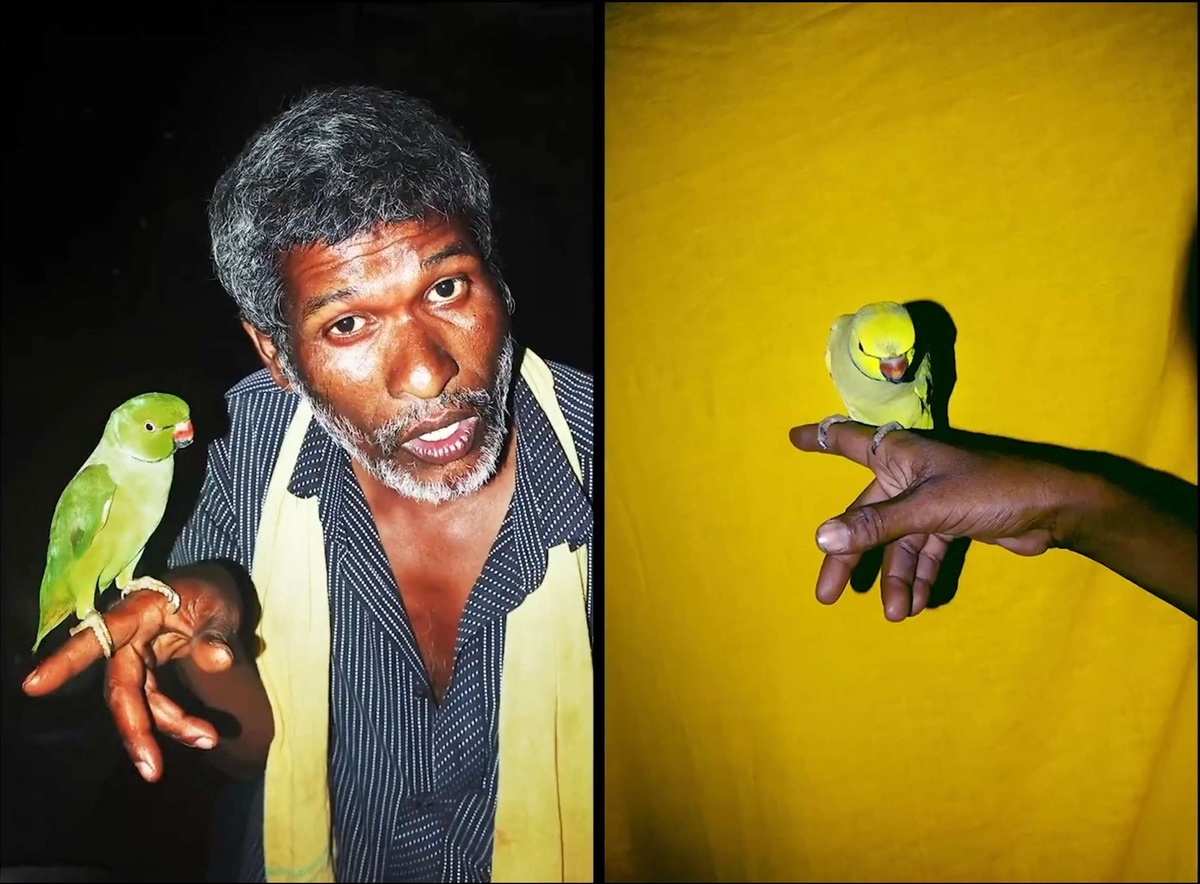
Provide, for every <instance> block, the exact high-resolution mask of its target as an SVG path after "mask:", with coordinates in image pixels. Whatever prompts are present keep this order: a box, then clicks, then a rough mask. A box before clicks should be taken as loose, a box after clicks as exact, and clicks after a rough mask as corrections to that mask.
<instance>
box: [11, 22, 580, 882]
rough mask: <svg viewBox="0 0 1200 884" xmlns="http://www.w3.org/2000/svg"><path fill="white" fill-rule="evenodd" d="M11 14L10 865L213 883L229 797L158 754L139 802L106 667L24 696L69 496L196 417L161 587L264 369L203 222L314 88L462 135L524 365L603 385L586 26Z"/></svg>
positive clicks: (56, 637) (160, 562)
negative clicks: (219, 821) (171, 406)
mask: <svg viewBox="0 0 1200 884" xmlns="http://www.w3.org/2000/svg"><path fill="white" fill-rule="evenodd" d="M22 12H23V13H24V14H25V17H24V18H23V19H22V20H21V21H22V22H23V23H20V24H19V23H18V21H17V20H16V19H9V21H8V24H7V27H6V29H5V35H4V38H3V41H4V56H5V67H6V87H7V88H6V90H5V92H6V96H5V97H6V99H7V108H6V110H7V114H6V120H5V125H4V132H5V139H4V140H5V145H6V149H7V156H6V162H5V173H4V187H5V191H4V208H5V211H4V229H5V245H6V255H5V260H4V262H3V264H4V288H3V298H2V304H0V307H2V309H3V326H2V331H3V347H2V348H0V357H2V377H3V421H4V422H3V445H2V446H0V453H2V460H3V486H2V487H3V508H2V512H0V516H2V519H0V526H2V537H3V554H2V556H0V561H2V562H3V574H2V579H3V585H2V589H0V592H2V594H3V617H2V622H3V637H2V642H3V663H4V666H3V686H2V687H3V710H2V715H0V720H2V723H3V734H2V744H3V781H2V782H3V788H2V795H3V817H2V826H3V831H2V837H0V844H2V851H3V852H2V856H0V865H3V866H5V867H10V868H11V867H13V866H26V865H80V866H90V867H96V868H101V869H107V870H109V871H111V872H114V873H116V874H120V875H122V876H124V880H130V879H131V878H135V879H138V878H140V879H154V880H158V881H162V880H168V881H170V880H176V881H187V880H193V881H194V880H199V879H200V877H201V876H202V875H203V869H204V866H205V863H206V861H207V856H206V853H207V841H208V833H209V827H210V824H211V816H212V807H213V801H214V800H215V797H216V795H217V793H218V791H219V790H220V788H221V787H222V786H223V785H224V783H225V781H224V780H223V779H222V778H221V777H220V776H219V775H218V774H216V773H215V772H213V771H212V769H211V768H209V767H208V766H207V765H206V764H204V762H203V761H202V760H201V759H199V758H198V757H197V753H196V752H195V751H194V750H187V749H183V748H182V747H177V746H176V745H175V744H174V743H169V742H168V743H164V744H163V748H164V752H165V771H164V776H163V778H162V780H161V781H160V782H159V783H158V784H155V785H147V784H145V783H143V782H142V781H141V780H140V778H139V777H138V776H137V774H136V772H135V771H134V769H133V766H132V764H131V763H130V762H129V761H128V759H127V757H126V756H125V755H124V752H123V749H122V747H121V746H120V744H119V742H118V741H117V739H116V736H115V732H114V730H113V728H112V726H111V723H110V720H109V717H108V713H107V709H106V707H105V706H104V705H103V700H102V685H101V669H100V667H99V666H95V667H93V668H92V669H91V670H90V671H88V672H87V673H85V674H83V675H81V676H80V677H78V678H77V679H76V680H75V681H74V682H73V683H71V684H70V685H68V686H66V687H65V688H64V689H62V691H60V693H59V694H58V695H56V696H54V697H51V698H45V699H40V700H29V699H27V698H25V697H24V696H23V695H22V694H21V693H20V687H19V686H20V682H21V680H22V678H23V677H24V676H25V674H27V673H28V671H29V670H30V669H31V668H32V666H33V662H34V661H33V657H32V655H31V654H30V653H29V647H30V646H31V645H32V643H33V636H34V633H35V626H36V618H37V593H38V585H39V582H40V578H41V571H42V567H43V565H44V561H45V549H46V541H47V537H48V531H49V525H50V518H51V515H52V513H53V510H54V505H55V503H56V501H57V499H58V495H59V494H60V493H61V491H62V489H63V487H64V486H65V485H66V483H67V482H68V481H69V480H70V478H71V477H72V475H74V473H75V471H76V470H77V469H78V467H79V466H80V464H81V463H82V462H83V460H84V459H85V458H86V457H87V455H88V454H89V453H90V451H91V449H92V448H93V447H94V445H95V444H96V442H97V440H98V439H99V436H100V433H101V431H102V429H103V426H104V422H105V420H106V418H107V416H108V413H109V412H110V411H111V410H112V409H113V408H115V407H116V406H117V405H118V404H120V403H121V402H123V401H124V400H125V399H127V398H128V397H130V396H132V395H135V394H137V393H141V392H146V391H149V390H162V391H166V392H172V393H175V394H178V395H180V396H182V397H183V398H185V399H186V400H187V401H188V402H189V403H190V404H191V406H192V413H193V417H194V422H195V425H196V434H197V443H198V444H197V445H195V446H193V447H192V448H190V449H187V450H186V451H184V452H182V453H181V454H180V455H179V456H178V457H177V458H176V479H175V484H174V487H173V488H172V493H171V502H170V505H169V507H168V511H167V515H166V517H165V518H164V520H163V524H162V525H161V526H160V528H159V531H158V532H157V533H156V535H155V538H154V540H152V542H151V545H150V547H149V548H148V549H147V552H146V555H145V558H144V559H143V561H142V564H141V566H140V567H139V573H155V572H157V571H161V570H162V569H163V567H164V564H165V560H166V556H167V553H168V552H169V549H170V545H171V543H172V542H173V539H174V537H175V535H176V534H177V532H178V529H179V527H180V526H181V525H182V523H183V520H184V519H186V517H187V515H188V514H189V512H190V509H191V506H192V504H193V503H194V500H195V495H196V492H197V491H198V489H199V485H200V481H201V478H202V474H203V462H204V452H205V446H206V444H207V443H208V442H209V441H211V440H212V439H213V438H214V437H216V436H219V435H220V434H222V433H223V432H224V430H225V424H224V420H223V414H224V410H223V403H222V399H221V396H222V393H223V392H224V391H225V390H227V389H228V388H229V387H230V386H232V385H233V384H234V383H235V382H236V381H238V380H239V379H240V378H241V377H243V376H244V375H245V374H247V373H249V372H251V371H253V370H255V369H257V368H258V367H259V364H258V362H257V360H256V358H255V357H254V355H253V353H252V351H251V349H250V346H249V343H248V341H247V340H246V339H245V337H244V335H243V333H242V331H241V329H240V327H239V326H238V324H237V321H236V314H235V311H234V308H233V305H232V302H231V301H230V300H229V299H228V297H227V296H226V295H225V293H224V292H223V290H222V289H221V288H220V286H219V284H218V283H217V281H216V278H215V275H214V273H213V270H212V267H211V264H210V262H209V257H208V233H207V227H206V221H205V207H206V203H207V200H208V197H209V195H210V193H211V190H212V187H213V185H214V183H215V182H216V179H217V177H218V175H219V174H220V172H221V171H222V170H223V169H224V167H225V166H226V165H227V164H228V163H229V162H230V161H231V160H232V159H233V158H234V156H235V155H236V154H237V152H238V151H239V150H240V149H241V147H242V146H243V144H244V143H245V141H246V139H247V138H248V137H249V136H250V135H251V134H252V133H253V131H254V130H255V129H257V128H258V127H259V126H260V125H261V124H262V123H264V122H266V120H267V119H268V118H269V117H271V116H273V115H274V114H275V113H277V112H278V111H279V110H281V109H282V108H283V107H284V106H285V105H286V104H287V103H288V102H289V101H290V100H291V99H293V98H295V97H297V96H298V95H299V94H301V93H302V92H304V91H306V90H307V89H309V88H312V87H316V86H321V85H333V84H341V83H348V82H363V83H370V84H375V85H381V86H385V87H389V88H397V89H402V90H406V91H409V92H411V93H413V94H416V95H419V96H421V97H423V98H426V99H427V100H429V101H430V102H431V103H432V105H433V106H434V108H435V109H436V110H438V111H439V112H440V113H441V114H443V115H444V116H446V117H448V118H449V119H450V120H451V121H452V122H454V123H455V124H456V125H457V126H458V127H459V128H460V129H461V130H462V131H463V132H464V133H465V135H466V136H467V138H468V140H469V141H470V142H471V143H472V145H473V146H474V148H475V149H476V151H477V153H479V155H480V156H481V157H482V159H483V160H484V162H485V163H486V164H487V166H488V168H489V170H490V172H491V174H492V178H493V186H494V194H493V196H494V204H495V209H496V212H495V220H494V229H495V235H496V244H497V248H498V250H499V254H500V259H501V262H502V268H503V270H504V273H505V277H506V279H507V280H508V282H509V284H510V286H511V288H512V291H513V294H514V296H515V298H516V300H517V312H516V315H515V317H514V330H515V334H516V336H517V339H518V340H519V341H521V342H522V343H524V344H527V345H529V346H531V347H532V348H534V349H535V350H537V351H539V352H540V353H541V354H542V355H543V356H545V357H548V358H551V359H558V360H561V361H563V362H566V363H568V364H570V365H574V366H576V367H578V368H580V369H583V370H585V371H588V372H591V371H592V369H593V277H594V273H593V253H592V247H593V227H592V223H593V211H594V206H593V194H594V182H593V177H594V160H593V153H594V131H593V130H594V119H595V117H594V114H595V109H596V102H595V91H596V90H595V87H594V83H593V70H594V67H595V65H594V64H593V59H594V58H595V51H594V49H593V11H592V8H591V6H590V4H579V5H575V4H558V3H488V4H484V3H480V4H474V3H445V4H434V3H429V4H424V3H415V4H380V3H344V4H295V3H293V4H278V5H275V4H238V5H236V6H235V5H233V4H178V5H175V4H163V5H161V6H159V5H154V6H151V5H145V6H141V5H139V6H125V5H121V6H117V5H112V4H94V5H66V4H43V5H40V6H35V5H26V6H24V7H23V9H22ZM114 592H115V591H114ZM70 625H73V621H71V622H70V623H69V624H64V625H63V626H61V627H59V629H58V630H57V631H56V632H55V633H54V634H53V635H52V636H51V637H50V638H48V639H47V640H46V642H44V643H43V651H51V650H53V649H54V648H56V647H58V646H59V645H60V644H61V643H62V641H63V640H65V638H66V632H67V629H68V628H69V626H70ZM59 880H62V879H61V878H60V879H59Z"/></svg>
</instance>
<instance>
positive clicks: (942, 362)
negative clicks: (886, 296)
mask: <svg viewBox="0 0 1200 884" xmlns="http://www.w3.org/2000/svg"><path fill="white" fill-rule="evenodd" d="M904 306H905V308H906V309H907V310H908V313H909V315H910V316H911V317H912V321H913V326H914V327H915V328H916V331H917V352H916V354H915V355H914V357H913V360H912V369H911V370H912V371H913V372H915V371H916V367H917V366H918V365H920V364H921V360H922V359H923V358H924V357H925V354H927V353H928V354H929V359H930V371H931V374H932V377H933V380H932V383H931V384H930V395H929V399H930V402H929V406H930V410H931V411H932V412H933V426H934V428H935V429H934V435H935V436H936V435H938V434H940V433H943V432H947V431H949V430H950V417H949V413H950V395H951V394H952V393H953V392H954V385H955V382H956V381H957V380H958V366H957V363H956V362H955V359H954V343H955V341H956V340H957V339H958V328H957V326H955V324H954V320H953V319H952V318H951V317H950V313H949V311H947V310H946V308H945V307H943V306H942V305H941V304H939V303H937V302H936V301H909V302H907V303H906V304H905V305H904ZM970 546H971V540H970V538H966V537H964V538H961V539H959V540H955V541H954V542H952V543H951V544H950V549H949V550H947V552H946V557H945V559H944V560H943V562H942V567H941V568H940V569H939V571H938V577H937V580H935V581H934V584H933V586H932V587H931V588H930V591H929V605H928V607H930V608H936V607H938V606H939V605H944V604H946V603H947V602H949V601H950V600H951V599H952V598H954V595H955V593H956V592H958V581H959V578H960V577H961V576H962V570H963V565H964V563H965V562H966V556H967V550H968V549H969V548H970ZM882 564H883V548H882V547H880V548H878V549H873V550H871V551H870V552H868V553H866V554H865V555H863V557H862V559H860V560H859V563H858V565H857V566H856V567H855V568H854V570H853V571H851V573H850V586H851V588H853V589H854V590H855V591H856V592H869V591H870V590H871V587H873V586H874V585H875V582H876V579H877V578H878V577H879V569H880V566H881V565H882Z"/></svg>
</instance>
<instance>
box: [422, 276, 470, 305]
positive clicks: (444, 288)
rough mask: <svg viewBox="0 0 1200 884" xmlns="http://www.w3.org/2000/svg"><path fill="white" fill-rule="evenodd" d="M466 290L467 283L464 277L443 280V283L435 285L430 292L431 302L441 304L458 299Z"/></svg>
mask: <svg viewBox="0 0 1200 884" xmlns="http://www.w3.org/2000/svg"><path fill="white" fill-rule="evenodd" d="M466 290H467V281H466V280H465V279H463V278H462V277H458V278H455V279H443V280H442V281H441V282H438V283H434V286H433V288H431V289H430V290H429V297H430V299H431V300H433V301H435V302H439V303H440V302H442V301H449V300H451V299H452V298H456V297H458V296H459V295H461V294H462V293H463V292H465V291H466Z"/></svg>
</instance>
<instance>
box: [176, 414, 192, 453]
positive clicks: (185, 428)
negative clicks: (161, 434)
mask: <svg viewBox="0 0 1200 884" xmlns="http://www.w3.org/2000/svg"><path fill="white" fill-rule="evenodd" d="M171 439H172V440H173V441H174V442H175V447H176V448H177V449H178V448H187V447H188V446H189V445H191V444H192V422H191V421H190V420H186V421H184V422H183V423H181V424H176V425H175V429H174V431H173V432H172V433H171Z"/></svg>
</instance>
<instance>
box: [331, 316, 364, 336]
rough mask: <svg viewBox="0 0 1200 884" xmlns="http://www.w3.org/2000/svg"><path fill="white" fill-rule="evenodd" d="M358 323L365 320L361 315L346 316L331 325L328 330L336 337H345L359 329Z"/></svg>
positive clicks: (360, 326) (360, 328)
mask: <svg viewBox="0 0 1200 884" xmlns="http://www.w3.org/2000/svg"><path fill="white" fill-rule="evenodd" d="M359 323H362V324H365V323H366V320H365V319H363V318H362V317H361V316H346V317H343V318H342V319H339V320H338V321H337V322H335V323H334V324H333V325H331V326H330V327H329V330H330V331H331V332H332V333H333V334H334V335H335V336H337V337H345V336H346V335H352V334H354V333H355V332H356V331H361V330H362V325H360V324H359Z"/></svg>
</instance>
